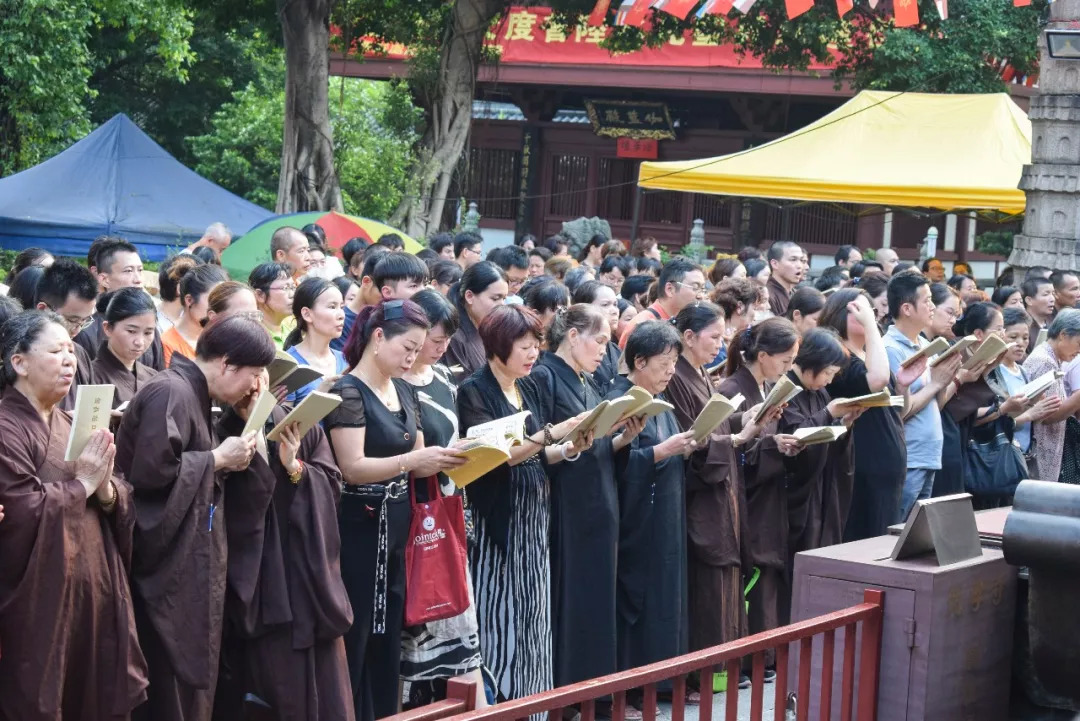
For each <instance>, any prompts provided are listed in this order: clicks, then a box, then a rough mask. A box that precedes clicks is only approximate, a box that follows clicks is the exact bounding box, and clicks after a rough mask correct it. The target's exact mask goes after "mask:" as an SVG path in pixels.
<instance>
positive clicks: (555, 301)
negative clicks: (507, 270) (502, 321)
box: [521, 275, 570, 313]
mask: <svg viewBox="0 0 1080 721" xmlns="http://www.w3.org/2000/svg"><path fill="white" fill-rule="evenodd" d="M521 300H522V302H523V303H524V304H525V307H527V308H531V309H533V310H534V311H536V312H537V313H546V312H547V311H549V310H550V311H554V310H558V309H559V308H566V307H567V306H569V305H570V290H569V289H568V288H567V287H566V286H565V285H563V284H562V283H560V282H559V281H557V280H555V279H554V278H552V277H551V276H550V275H541V276H537V277H536V278H530V279H529V280H527V281H526V282H525V285H523V286H521Z"/></svg>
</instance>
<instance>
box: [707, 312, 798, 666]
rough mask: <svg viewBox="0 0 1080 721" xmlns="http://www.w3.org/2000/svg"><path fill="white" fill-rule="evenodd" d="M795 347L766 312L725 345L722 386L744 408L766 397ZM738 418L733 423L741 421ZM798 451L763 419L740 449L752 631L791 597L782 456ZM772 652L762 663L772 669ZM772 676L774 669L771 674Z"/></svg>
mask: <svg viewBox="0 0 1080 721" xmlns="http://www.w3.org/2000/svg"><path fill="white" fill-rule="evenodd" d="M798 349H799V335H798V333H796V331H795V326H794V325H792V323H791V321H789V320H787V319H786V318H769V319H768V320H766V321H763V322H761V323H757V324H755V325H751V326H749V327H748V328H747V329H746V330H744V331H743V332H742V333H739V334H738V335H736V336H735V337H734V338H732V339H731V344H730V345H729V346H728V357H727V378H725V379H724V381H723V382H722V383H721V384H720V392H721V393H722V394H724V395H725V396H727V397H728V398H731V397H733V396H734V395H735V394H737V393H742V395H743V398H745V400H744V401H743V405H742V407H741V408H739V410H746V409H747V408H749V407H751V406H756V405H758V404H759V403H761V402H763V401H764V400H765V395H766V393H767V389H766V384H769V385H772V384H773V383H776V382H777V381H778V380H780V378H781V377H782V376H783V375H784V374H785V373H787V372H788V370H790V369H791V363H792V361H794V360H795V354H796V352H797V351H798ZM740 422H741V421H740V419H738V418H736V419H735V420H734V421H733V422H732V427H733V428H734V429H738V428H739V427H740ZM796 452H798V447H797V445H796V444H795V439H794V437H793V436H788V435H777V430H776V423H775V422H770V423H766V424H765V436H764V437H763V438H761V439H760V440H758V441H755V442H753V443H750V444H749V446H748V447H747V448H746V451H745V452H744V454H743V465H742V472H743V479H744V483H745V487H746V513H747V524H748V527H749V529H750V535H749V537H748V538H747V542H748V543H747V545H748V556H749V561H750V565H749V566H747V567H746V568H745V569H744V572H745V574H746V575H747V576H748V577H749V576H750V574H751V573H752V572H753V568H754V567H756V568H758V569H759V570H760V571H761V575H760V577H759V578H758V580H757V582H756V583H755V584H754V586H753V588H752V589H751V590H750V593H749V594H748V596H747V601H748V602H749V604H750V609H749V612H748V618H749V624H750V633H758V632H761V631H767V630H769V629H772V628H776V627H778V626H780V625H781V622H780V619H781V618H782V616H783V613H784V611H783V609H784V608H786V607H788V606H789V605H790V603H791V600H790V598H791V589H790V587H789V584H788V582H787V572H786V568H787V557H788V550H787V547H788V539H787V525H788V524H787V494H786V491H785V488H784V456H786V455H790V454H792V453H796ZM772 660H773V659H772V656H771V654H769V655H767V658H766V663H767V664H768V665H769V667H770V671H771V670H772V669H771V667H772ZM769 676H770V678H771V676H772V674H771V673H770V674H769Z"/></svg>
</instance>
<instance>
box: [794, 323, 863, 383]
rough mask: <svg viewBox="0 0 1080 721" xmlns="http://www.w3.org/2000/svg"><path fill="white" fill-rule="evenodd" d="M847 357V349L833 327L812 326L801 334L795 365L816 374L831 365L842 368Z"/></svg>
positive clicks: (846, 361) (848, 356)
mask: <svg viewBox="0 0 1080 721" xmlns="http://www.w3.org/2000/svg"><path fill="white" fill-rule="evenodd" d="M849 358H850V355H849V354H848V351H847V349H846V348H844V344H843V343H842V342H841V341H840V336H839V334H837V332H836V331H835V330H834V329H832V328H828V327H824V328H814V329H813V330H810V331H807V332H806V334H805V335H803V338H802V344H801V345H800V346H799V352H798V354H797V355H796V356H795V365H797V366H799V369H800V370H802V371H806V372H810V373H814V374H817V373H820V372H821V371H823V370H825V369H826V368H829V367H831V366H837V367H838V368H841V369H843V368H844V366H846V365H847V363H848V359H849Z"/></svg>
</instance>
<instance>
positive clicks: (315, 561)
mask: <svg viewBox="0 0 1080 721" xmlns="http://www.w3.org/2000/svg"><path fill="white" fill-rule="evenodd" d="M244 415H246V414H242V413H241V412H236V411H234V410H233V409H227V410H226V411H225V413H224V414H222V417H221V420H220V421H219V423H218V425H217V431H218V435H219V436H220V437H222V438H228V437H232V436H239V435H240V434H241V431H243V428H244V423H245V418H244ZM285 415H286V410H285V409H284V408H282V407H281V406H279V407H277V408H275V409H274V411H273V412H272V413H271V415H270V418H268V419H267V421H266V424H265V427H264V428H263V431H264V432H265V433H269V432H270V430H272V429H273V428H274V427H275V426H276V425H277V424H278V423H280V422H281V421H282V419H284V417H285ZM298 430H299V428H298V425H297V424H292V425H291V426H289V428H287V429H285V430H284V431H283V433H282V435H281V438H280V440H279V441H276V442H274V441H268V442H267V443H266V448H265V456H264V455H263V452H262V451H260V452H259V453H258V454H257V455H256V456H255V457H254V458H253V459H252V462H251V465H249V466H248V468H247V470H246V471H241V472H234V473H232V474H231V475H230V476H229V480H228V481H227V482H226V484H225V499H226V506H227V507H228V509H229V525H228V528H227V533H228V537H229V568H228V574H227V576H228V589H229V593H228V597H227V600H226V604H225V612H226V618H227V624H226V631H225V641H224V646H225V649H226V650H225V651H223V655H224V656H226V657H227V658H228V659H229V661H230V662H231V663H230V664H228V665H229V666H230V668H231V670H232V672H233V679H232V680H233V683H231V684H229V686H230V689H231V690H232V691H234V692H235V693H234V694H231V695H232V696H233V698H232V699H229V700H227V701H226V702H225V703H224V704H223V703H221V699H219V703H218V709H219V711H220V710H221V709H222V708H226V707H229V703H230V702H231V703H232V704H233V706H231V708H233V709H235V708H237V706H238V705H239V704H240V703H242V701H243V698H244V696H246V695H247V694H249V693H250V694H254V695H255V696H256V697H257V698H259V699H260V700H262V701H263V702H265V703H267V704H268V705H269V706H270V708H271V709H272V712H273V714H274V716H275V718H277V719H279V721H352V720H353V718H354V716H353V697H352V689H351V688H350V687H349V669H348V665H347V664H346V661H345V643H344V641H343V640H342V637H343V636H344V635H345V632H346V631H348V630H349V627H350V626H351V625H352V619H353V616H352V608H351V607H350V606H349V599H348V597H347V596H346V594H345V584H344V583H343V582H342V580H341V565H340V551H341V539H340V536H339V534H338V521H337V509H338V501H339V500H340V498H341V473H340V472H339V471H338V469H337V466H336V465H335V464H334V458H333V455H332V453H331V451H330V445H329V443H327V440H326V435H325V434H324V433H323V430H322V428H321V427H320V426H318V425H316V426H315V427H313V428H312V429H311V430H310V431H308V432H307V434H305V435H304V436H303V437H301V436H300V435H299V433H298ZM242 476H249V477H251V478H248V479H246V481H247V482H244V483H238V481H239V480H241V477H242ZM252 531H254V533H255V535H254V542H248V540H247V539H244V538H241V537H239V534H241V533H245V534H246V533H250V532H252ZM223 685H225V680H224V678H223V679H222V681H221V683H220V684H219V687H218V696H219V697H220V696H222V695H223V694H225V693H226V692H225V689H223V688H222V686H223ZM229 717H230V718H233V717H235V718H239V717H240V713H233V714H230V715H229Z"/></svg>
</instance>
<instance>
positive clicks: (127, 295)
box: [97, 287, 157, 327]
mask: <svg viewBox="0 0 1080 721" xmlns="http://www.w3.org/2000/svg"><path fill="white" fill-rule="evenodd" d="M97 312H98V313H100V314H101V315H102V317H104V319H105V321H106V322H108V323H110V324H116V323H119V322H121V321H123V320H127V319H128V318H131V317H133V316H137V315H143V314H145V313H151V314H154V315H155V316H156V315H157V309H156V308H155V307H154V299H153V298H151V297H150V295H149V294H148V293H147V292H146V291H145V290H143V289H142V288H134V287H132V288H120V289H119V290H114V291H110V292H108V293H105V294H104V295H102V296H101V297H100V298H98V301H97ZM110 327H111V326H110Z"/></svg>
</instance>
